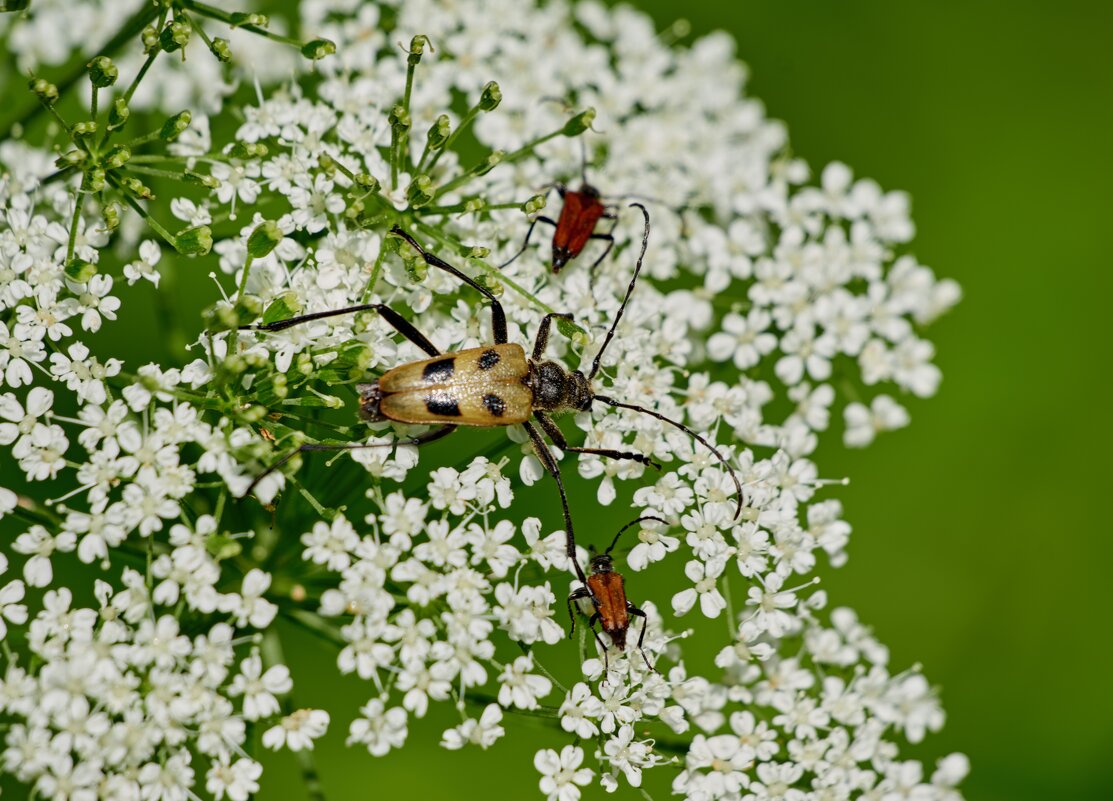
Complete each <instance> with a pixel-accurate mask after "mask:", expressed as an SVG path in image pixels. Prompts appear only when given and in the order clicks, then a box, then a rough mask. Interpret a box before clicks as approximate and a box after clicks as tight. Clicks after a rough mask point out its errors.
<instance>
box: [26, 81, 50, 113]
mask: <svg viewBox="0 0 1113 801" xmlns="http://www.w3.org/2000/svg"><path fill="white" fill-rule="evenodd" d="M27 87H28V88H29V89H30V90H31V91H32V92H34V93H35V95H36V96H38V98H39V100H40V101H42V102H43V103H45V104H46V105H48V106H53V105H54V104H55V103H56V102H58V87H57V86H55V85H54V84H52V83H51V82H50V81H48V80H46V79H45V78H32V79H31V80H29V81H28V82H27Z"/></svg>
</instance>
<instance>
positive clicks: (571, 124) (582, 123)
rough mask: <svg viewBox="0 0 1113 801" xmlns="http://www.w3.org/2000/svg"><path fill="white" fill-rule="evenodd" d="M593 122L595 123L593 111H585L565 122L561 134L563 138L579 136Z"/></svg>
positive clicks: (591, 109)
mask: <svg viewBox="0 0 1113 801" xmlns="http://www.w3.org/2000/svg"><path fill="white" fill-rule="evenodd" d="M593 122H595V109H593V108H589V109H585V110H584V111H581V112H580V113H579V114H577V115H576V116H575V117H573V118H572V119H570V120H569V121H568V122H566V123H565V124H564V128H562V129H561V133H562V134H564V135H565V136H579V135H580V134H582V133H583V132H584V131H586V130H587V129H588V128H590V127H591V123H593Z"/></svg>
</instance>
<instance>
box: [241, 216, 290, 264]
mask: <svg viewBox="0 0 1113 801" xmlns="http://www.w3.org/2000/svg"><path fill="white" fill-rule="evenodd" d="M282 237H283V234H282V229H281V228H279V227H278V223H275V222H273V221H271V220H263V222H261V223H259V224H258V225H257V226H255V230H254V231H252V232H251V236H249V237H248V238H247V252H248V253H249V254H251V257H252V258H253V259H261V258H263V257H264V256H266V255H268V254H269V253H270V252H271V251H272V250H274V249H275V248H276V247H278V244H279V243H280V242H281V241H282Z"/></svg>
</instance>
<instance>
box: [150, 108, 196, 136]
mask: <svg viewBox="0 0 1113 801" xmlns="http://www.w3.org/2000/svg"><path fill="white" fill-rule="evenodd" d="M192 119H193V115H192V114H190V113H189V112H188V111H179V112H178V113H177V114H175V115H174V116H173V117H171V118H170V119H168V120H167V121H166V122H164V123H163V124H162V130H161V131H159V132H158V136H159V139H162V140H163V141H166V142H173V141H174V140H175V139H177V138H178V137H179V136H181V135H182V132H183V131H185V129H186V128H188V127H189V123H190V121H191V120H192Z"/></svg>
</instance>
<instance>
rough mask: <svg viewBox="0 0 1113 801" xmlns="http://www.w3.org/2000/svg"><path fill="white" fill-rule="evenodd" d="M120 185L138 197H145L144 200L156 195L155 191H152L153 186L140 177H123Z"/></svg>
mask: <svg viewBox="0 0 1113 801" xmlns="http://www.w3.org/2000/svg"><path fill="white" fill-rule="evenodd" d="M120 185H121V186H122V187H124V189H126V190H128V191H129V192H131V193H132V194H133V195H135V196H136V197H140V198H143V199H144V200H151V199H153V198H154V196H155V194H154V192H152V191H151V188H150V187H149V186H147V185H146V184H144V183H143V182H142V181H140V180H139V179H138V178H132V177H131V176H128V177H126V178H121V179H120Z"/></svg>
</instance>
